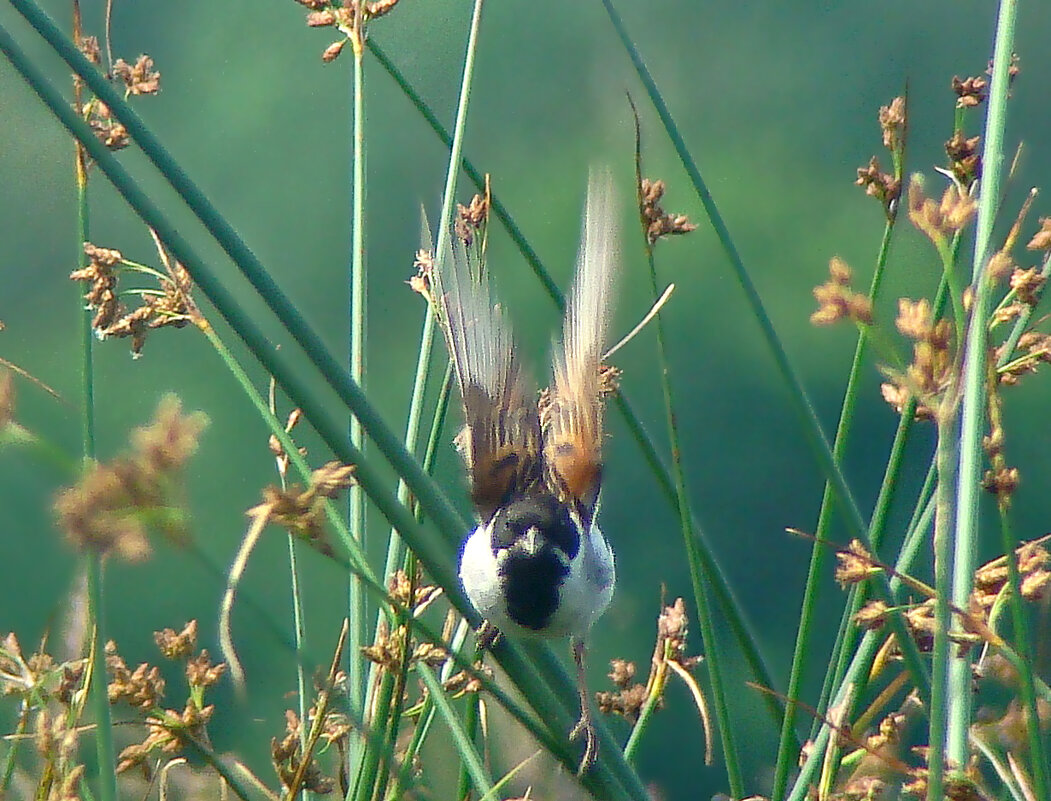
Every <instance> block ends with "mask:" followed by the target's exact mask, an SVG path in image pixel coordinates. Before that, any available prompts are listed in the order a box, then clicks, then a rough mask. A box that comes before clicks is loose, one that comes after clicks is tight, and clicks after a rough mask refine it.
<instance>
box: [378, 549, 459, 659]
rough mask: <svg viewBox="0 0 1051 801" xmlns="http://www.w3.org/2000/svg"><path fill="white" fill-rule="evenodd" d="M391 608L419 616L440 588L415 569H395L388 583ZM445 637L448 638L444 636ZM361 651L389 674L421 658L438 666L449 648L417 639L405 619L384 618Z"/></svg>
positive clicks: (431, 602)
mask: <svg viewBox="0 0 1051 801" xmlns="http://www.w3.org/2000/svg"><path fill="white" fill-rule="evenodd" d="M387 591H388V594H389V596H390V601H391V605H392V608H394V609H399V610H403V616H411V617H412V618H416V617H418V616H419V615H420V614H421V613H422V612H423V611H424V610H426V609H427V608H428V607H429V606H430V605H431V604H433V603H434V602H435V601H436V600H437V599H438V597H439V596H440V595H441V592H442V591H441V588H440V587H437V586H434V585H430V584H426V583H424V581H423V576H422V574H421V573H419V572H418V571H417V573H416V574H415V575H414V576H412V577H411V578H410V576H409V575H408V574H407V573H405V571H403V570H398V571H395V573H394V575H393V576H391V578H390V581H388V583H387ZM443 641H447V638H443ZM361 653H362V655H363V656H364V657H365V658H366V659H368V660H369V661H370V662H373V663H375V664H377V665H379V666H380V668H382V669H383V670H385V671H387V672H388V673H391V674H392V675H396V674H399V673H400V672H401V671H403V670H404V669H407V668H408V667H410V666H411V665H413V664H415V663H417V662H422V663H424V664H426V665H429V666H431V667H440V666H441V665H443V664H444V663H445V662H446V660H448V658H449V654H448V652H447V651H446V650H445V649H444V648H442V647H441V646H438V645H435V644H434V643H431V642H425V641H416V640H414V639H413V638H412V632H411V631H410V630H409V627H408V626H407V625H405V624H404V623H400V624H398V625H396V626H394V628H393V630H392V629H391V626H390V625H389V624H388V623H387V622H386V621H383V622H381V623H380V625H379V626H378V627H377V629H376V638H375V641H374V642H373V643H372V644H371V645H366V646H363V647H362V649H361Z"/></svg>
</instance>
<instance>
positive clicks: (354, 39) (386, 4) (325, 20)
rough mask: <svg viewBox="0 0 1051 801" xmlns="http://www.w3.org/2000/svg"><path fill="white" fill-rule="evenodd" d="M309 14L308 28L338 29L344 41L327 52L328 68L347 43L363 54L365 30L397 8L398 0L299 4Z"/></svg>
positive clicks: (306, 0) (311, 0)
mask: <svg viewBox="0 0 1051 801" xmlns="http://www.w3.org/2000/svg"><path fill="white" fill-rule="evenodd" d="M296 2H297V3H299V5H301V6H306V7H307V8H308V9H310V10H309V11H308V12H307V26H308V27H311V28H336V29H337V30H339V31H340V32H341V33H343V37H342V38H340V39H337V40H336V41H334V42H333V43H332V44H330V45H329V46H328V47H326V48H325V49H324V51H323V52H322V53H321V60H322V61H324V62H325V63H326V64H328V63H329V62H331V61H335V60H336V59H337V58H338V57H339V54H340V53H342V52H343V48H344V47H345V46H346V44H347V42H350V43H351V45H352V46H353V47H354V48H355V49H358V50H360V49H361V48H362V47H364V43H365V26H366V25H367V24H368V23H369V22H371V21H372V20H374V19H378V18H379V17H383V16H386V15H387V14H389V13H390V12H391V11H393V10H394V7H395V6H396V5H398V0H370V2H363V0H344V1H343V2H342V3H332V2H328V0H296Z"/></svg>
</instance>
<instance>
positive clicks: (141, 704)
mask: <svg viewBox="0 0 1051 801" xmlns="http://www.w3.org/2000/svg"><path fill="white" fill-rule="evenodd" d="M153 638H154V642H156V644H157V647H158V649H159V650H160V652H161V654H162V655H163V656H164V658H165V659H168V660H170V661H173V662H182V663H183V666H184V667H183V672H184V675H185V677H186V683H187V686H188V688H189V691H188V693H187V699H186V703H185V704H184V705H183V708H182V710H181V711H180V710H178V709H165V708H164V707H163V703H164V692H165V683H164V679H163V678H161V672H160V669H159V668H158V667H157V666H155V665H150V664H148V663H146V662H143V663H141V664H140V665H139V666H138V667H136V668H135V669H134V670H131V669H130V668H128V666H127V664H126V662H125V661H124V659H123V658H122V657H121V656H120V654H119V653H118V652H117V646H116V644H115V643H114V642H112V641H111V642H109V643H108V644H107V645H106V671H107V673H108V674H109V677H110V680H109V688H108V689H109V699H110V703H111V704H117V703H122V702H123V703H128V704H129V705H131V706H132V707H135V708H136V709H138V710H140V711H141V712H142V713H143V714H144V718H143V723H144V725H145V726H146V736H145V737H144V738H143V739H142V740H141V741H140V742H137V743H134V744H132V745H129V746H128V747H126V748H125V749H124V750H123V751H121V753H120V755H119V756H118V759H117V773H124V772H126V771H129V770H131V769H133V768H140V769H142V770H143V771H144V772H145V773H146V774H147V775H149V772H150V760H151V758H152V757H156V756H158V755H161V754H164V755H168V756H169V757H170V756H173V755H175V754H179V753H181V752H183V751H185V750H186V749H187V748H188V747H189V746H191V745H193V746H205V747H206V746H207V745H208V742H209V740H208V733H207V730H206V728H205V726H206V725H207V723H208V721H209V720H210V719H211V717H212V715H213V714H214V712H215V707H214V705H206V704H205V703H204V694H205V692H206V691H207V690H208V689H210V688H211V687H214V686H215V685H216V684H218V683H219V680H220V679H221V678H222V676H223V674H224V673H225V672H226V665H224V664H223V663H221V662H220V663H218V664H213V663H212V660H211V657H209V655H208V651H207V650H203V649H202V650H201V651H200V652H199V653H198V654H197V655H196V656H194V655H193V652H194V651H195V650H196V648H197V621H196V620H191V621H190V622H189V623H187V624H186V625H185V626H184V627H183V628H182V630H181V631H179V632H176V631H175V630H174V629H164V630H163V631H157V632H154V635H153Z"/></svg>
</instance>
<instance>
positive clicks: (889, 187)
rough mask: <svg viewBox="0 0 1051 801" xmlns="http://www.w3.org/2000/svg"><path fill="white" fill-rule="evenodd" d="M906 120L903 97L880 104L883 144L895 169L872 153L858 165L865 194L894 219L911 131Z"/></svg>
mask: <svg viewBox="0 0 1051 801" xmlns="http://www.w3.org/2000/svg"><path fill="white" fill-rule="evenodd" d="M907 121H908V118H907V116H906V106H905V98H904V97H896V98H894V100H892V101H891V102H890V104H889V105H886V106H880V110H879V126H880V130H881V131H882V133H883V146H884V147H885V148H887V150H888V151H889V153H890V157H891V161H892V162H893V164H894V166H893V170H892V172H884V171H883V168H882V166H881V165H880V160H879V157H878V156H873V157H872V158H870V159H869V163H868V164H867V165H865V166H863V167H858V171H857V179H856V180H855V181H854V183H855V184H856V185H857V186H861V187H864V189H865V194H866V195H869V196H870V197H874V198H876V200H878V201H879V202H880V204H881V205H882V206H883V211H884V214H886V215H887V219H893V218H894V216H895V215H896V213H897V209H898V198H899V197H901V170H902V162H903V156H904V152H905V138H906V134H907V133H908V126H907Z"/></svg>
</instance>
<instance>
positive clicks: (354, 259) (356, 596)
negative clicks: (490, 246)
mask: <svg viewBox="0 0 1051 801" xmlns="http://www.w3.org/2000/svg"><path fill="white" fill-rule="evenodd" d="M364 24H365V9H364V6H363V4H361V3H359V4H357V6H356V7H355V12H354V23H353V29H352V30H351V31H350V32H349V35H350V43H351V45H352V47H353V51H354V98H353V120H352V127H353V130H352V132H351V137H352V142H353V145H352V153H351V172H352V176H353V177H352V181H351V220H350V229H351V245H350V343H349V345H350V347H349V351H350V377H351V379H352V380H353V381H354V382H355V383H356V384H357V385H358V386H359V387H361V388H362V390H364V388H365V360H366V351H365V347H366V335H367V328H368V327H367V321H366V311H365V297H366V279H367V273H366V266H365V58H364V56H365V54H364V48H363V42H364V37H365V31H364ZM350 441H351V443H352V444H353V445H354V447H355V448H357V449H358V451H359V452H360V453H362V454H364V453H365V436H364V431H363V429H362V426H361V421H360V420H359V419H358V418H357V417H356V416H354V415H353V414H352V415H351V416H350ZM349 523H350V533H351V536H352V537H353V538H354V539H355V540H356V541H357V543H358V546H359V547H360V548H361V550H362V551H364V552H366V553H367V552H368V547H367V544H366V519H365V494H364V490H363V489H362V487H361V485H360V484H356V485H355V486H353V487H351V489H350V510H349ZM349 601H350V609H349V613H350V631H349V632H348V635H349V636H348V640H347V651H348V654H349V662H350V667H349V670H348V693H347V695H348V701H349V702H350V706H351V709H352V710H353V711H358V712H361V713H362V717H363V719H365V710H366V705H367V704H368V698H367V695H366V687H365V681H364V672H363V667H364V661H365V660H363V659H361V658H360V656H359V655H360V654H361V648H362V647H363V646H364V645H365V615H366V612H365V606H366V604H365V596H364V593H363V591H362V588H361V584H360V582H358V581H356V580H355V579H354V577H353V576H351V577H350V599H349ZM366 722H368V721H366ZM363 747H364V746H363V743H362V742H361V741H359V740H357V739H355V740H353V742H352V744H351V751H350V771H351V774H352V775H354V774H356V773H357V769H358V766H359V761H360V759H361V751H362V748H363Z"/></svg>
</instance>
